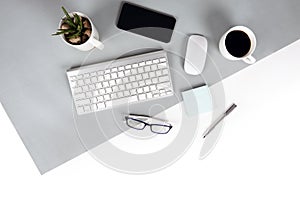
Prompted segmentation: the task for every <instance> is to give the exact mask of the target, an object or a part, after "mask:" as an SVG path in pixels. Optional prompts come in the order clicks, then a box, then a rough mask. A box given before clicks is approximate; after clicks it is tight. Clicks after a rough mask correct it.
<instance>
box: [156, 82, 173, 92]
mask: <svg viewBox="0 0 300 200" xmlns="http://www.w3.org/2000/svg"><path fill="white" fill-rule="evenodd" d="M170 86H171V83H159V84H157V89H158V90H159V89H164V88H169V87H170Z"/></svg>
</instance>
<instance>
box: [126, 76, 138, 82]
mask: <svg viewBox="0 0 300 200" xmlns="http://www.w3.org/2000/svg"><path fill="white" fill-rule="evenodd" d="M135 80H136V78H135V76H130V77H129V81H130V82H133V81H135ZM124 82H125V81H124Z"/></svg>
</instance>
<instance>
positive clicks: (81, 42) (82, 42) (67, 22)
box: [52, 7, 104, 51]
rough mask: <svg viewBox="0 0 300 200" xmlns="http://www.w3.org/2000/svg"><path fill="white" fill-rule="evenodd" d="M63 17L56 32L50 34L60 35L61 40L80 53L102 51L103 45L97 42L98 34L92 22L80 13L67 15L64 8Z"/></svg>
mask: <svg viewBox="0 0 300 200" xmlns="http://www.w3.org/2000/svg"><path fill="white" fill-rule="evenodd" d="M62 10H63V12H64V14H65V16H64V17H63V18H62V19H61V21H60V23H59V28H58V29H57V32H56V33H54V34H52V35H53V36H55V35H61V36H62V38H63V40H64V41H65V42H66V43H67V44H68V45H69V46H72V47H75V48H77V49H79V50H82V51H88V50H91V49H93V48H94V47H97V48H99V49H103V47H104V45H103V44H102V43H101V42H100V41H99V40H98V39H99V34H98V31H97V30H96V28H95V26H94V25H93V23H92V21H91V20H90V18H89V17H87V16H86V15H84V14H82V13H80V12H72V13H69V12H67V11H66V9H65V8H64V7H62Z"/></svg>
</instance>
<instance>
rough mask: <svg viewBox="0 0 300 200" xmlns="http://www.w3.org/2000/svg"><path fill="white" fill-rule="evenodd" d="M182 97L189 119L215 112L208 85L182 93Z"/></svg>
mask: <svg viewBox="0 0 300 200" xmlns="http://www.w3.org/2000/svg"><path fill="white" fill-rule="evenodd" d="M182 97H183V103H184V108H185V112H186V114H187V116H189V117H192V116H195V115H198V114H201V113H206V112H211V111H212V110H213V102H212V97H211V94H210V91H209V88H208V86H206V85H205V86H201V87H198V88H194V89H192V90H188V91H185V92H182Z"/></svg>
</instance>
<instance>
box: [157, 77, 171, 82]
mask: <svg viewBox="0 0 300 200" xmlns="http://www.w3.org/2000/svg"><path fill="white" fill-rule="evenodd" d="M158 80H159V82H166V81H169V77H168V76H161V77H159V78H158Z"/></svg>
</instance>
